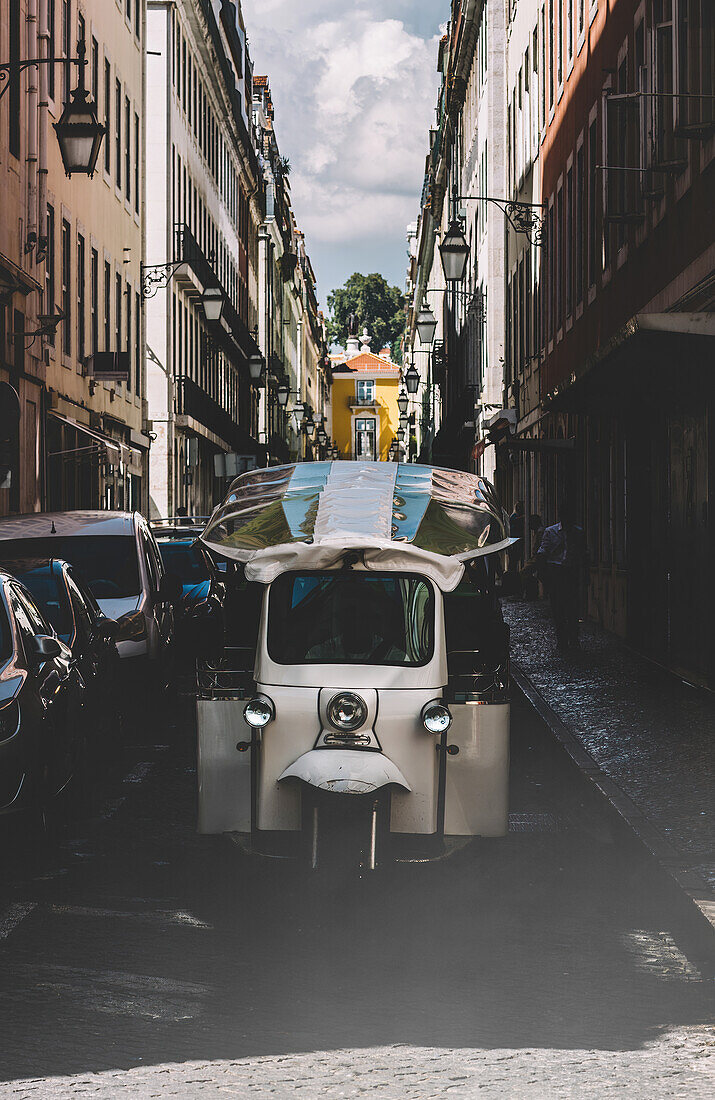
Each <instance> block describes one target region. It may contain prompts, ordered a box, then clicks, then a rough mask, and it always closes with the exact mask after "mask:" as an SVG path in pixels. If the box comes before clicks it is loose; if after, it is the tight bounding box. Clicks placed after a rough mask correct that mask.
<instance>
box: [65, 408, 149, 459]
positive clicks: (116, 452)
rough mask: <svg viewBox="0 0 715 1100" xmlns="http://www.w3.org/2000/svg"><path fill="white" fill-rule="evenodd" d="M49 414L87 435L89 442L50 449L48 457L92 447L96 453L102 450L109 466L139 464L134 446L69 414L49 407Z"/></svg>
mask: <svg viewBox="0 0 715 1100" xmlns="http://www.w3.org/2000/svg"><path fill="white" fill-rule="evenodd" d="M49 415H50V416H52V417H54V419H55V420H59V421H61V422H62V423H63V424H66V425H67V427H69V428H74V430H75V431H77V432H80V433H81V434H82V435H85V436H87V438H88V440H91V443H88V444H87V447H86V448H85V447H69V448H67V449H66V450H62V451H50V452H49V453H48V456H47V457H48V458H55V457H58V456H60V455H69V454H77V453H78V452H80V451H84V450H85V449H87V450H90V449H94V450H96V451H97V452H98V453H102V452H104V454H105V457H106V459H107V462H108V463H109V465H110V466H119V464H120V463H124V464H125V465H126V466H129V465H132V464H133V463H135V462H139V463H140V464H141V451H139V450H137V449H136V448H135V447H128V446H127V445H126V443H121V442H120V441H119V440H117V439H112V438H111V437H110V436H108V435H104V434H103V433H102V432H98V431H97V430H96V429H95V428H88V427H87V425H86V424H81V423H80V422H79V420H73V419H72V417H71V416H65V415H64V414H63V413H59V412H55V411H54V410H52V409H51V410H50V411H49Z"/></svg>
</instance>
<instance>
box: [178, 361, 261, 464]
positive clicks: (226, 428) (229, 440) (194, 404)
mask: <svg viewBox="0 0 715 1100" xmlns="http://www.w3.org/2000/svg"><path fill="white" fill-rule="evenodd" d="M176 413H177V416H179V417H187V418H191V419H192V420H195V421H197V422H198V423H199V424H202V425H203V426H204V427H205V428H207V429H208V430H209V431H210V432H212V433H213V434H214V435H216V436H218V437H219V439H221V440H222V441H223V442H224V443H226V444H227V445H228V446H229V447H230V448H231V450H232V451H234V452H235V453H236V454H250V455H256V456H257V457H259V458H260V459H261V460H263V458H264V452H265V448H264V447H261V446H260V444H259V443H257V442H256V440H255V439H254V438H253V436H252V435H250V434H249V432H247V431H246V430H245V428H242V427H240V425H238V424H237V423H236V421H235V420H234V419H233V417H232V416H231V414H230V413H229V412H227V411H226V409H224V408H222V407H221V406H220V405H219V404H218V403H217V402H216V401H214V399H213V398H212V397H209V395H208V394H207V393H206V392H205V390H202V389H201V387H200V386H198V385H197V384H196V382H194V380H193V379H192V378H187V377H185V376H184V377H181V378H177V379H176ZM187 426H189V425H188V424H187Z"/></svg>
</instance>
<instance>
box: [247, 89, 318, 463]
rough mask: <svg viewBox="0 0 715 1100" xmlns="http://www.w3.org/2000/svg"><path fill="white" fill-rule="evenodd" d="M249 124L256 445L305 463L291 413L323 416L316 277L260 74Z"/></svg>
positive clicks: (275, 456)
mask: <svg viewBox="0 0 715 1100" xmlns="http://www.w3.org/2000/svg"><path fill="white" fill-rule="evenodd" d="M253 121H254V127H255V133H256V141H257V147H258V151H259V157H260V161H261V166H262V170H263V182H264V186H265V191H266V211H265V221H264V223H263V225H262V226H261V230H260V233H259V260H258V264H259V291H258V294H259V320H258V329H259V336H258V340H259V343H260V346H261V350H262V352H263V354H264V357H265V360H266V364H267V369H266V374H265V379H264V383H265V384H264V385H263V386H262V389H261V397H260V412H259V419H260V424H261V429H260V430H261V439H262V441H263V442H264V443H265V444H266V447H267V449H268V461H269V462H288V461H291V462H293V461H296V460H300V459H301V458H303V457H310V456H311V455H312V447H311V444H310V441H309V440H307V439H306V437H305V435H304V434H302V433H301V431H300V425H299V422H298V419H297V417H296V416H294V415H291V409H292V408H293V407H295V406H296V405H298V406H300V407H301V408H302V409H304V410H305V411H306V412H308V411H310V412H311V413H312V414H313V416H314V417H315V418H319V417H323V416H324V415H325V412H326V401H327V398H328V395H329V386H328V374H329V360H328V357H327V346H326V340H325V326H324V322H323V318H322V314H321V313H320V311H319V309H318V301H317V297H316V289H315V287H316V279H315V273H314V271H313V268H312V265H311V263H310V259H309V256H308V253H307V250H306V243H305V236H304V234H303V233H302V232H301V231H300V230H299V229H298V227H297V225H296V220H295V217H294V214H293V208H292V205H291V195H290V163H289V162H288V160H287V159H286V158H285V157H283V156H281V153H280V149H279V146H278V140H277V136H276V130H275V125H274V108H273V101H272V98H271V91H270V83H269V80H268V77H267V76H256V77H255V78H254V82H253ZM281 387H282V388H283V389H284V390H285V388H286V387H287V389H288V393H289V400H288V401H287V402H285V403H282V402H281V401H280V400H279V390H280V388H281Z"/></svg>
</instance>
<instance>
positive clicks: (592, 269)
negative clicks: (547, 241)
mask: <svg viewBox="0 0 715 1100" xmlns="http://www.w3.org/2000/svg"><path fill="white" fill-rule="evenodd" d="M597 164H598V135H597V133H596V120H595V119H594V120H593V122H592V123H591V125H590V126H589V128H588V285H589V287H592V286H595V284H596V235H597V229H598V222H597V217H596V197H597V194H598V171H597V169H596V165H597Z"/></svg>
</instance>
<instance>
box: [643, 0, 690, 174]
mask: <svg viewBox="0 0 715 1100" xmlns="http://www.w3.org/2000/svg"><path fill="white" fill-rule="evenodd" d="M674 3H675V0H653V38H652V43H653V65H652V70H653V92H654V93H655V95H654V97H653V133H652V140H653V162H654V166H655V167H657V168H664V169H667V170H670V171H680V170H681V169H683V168H685V167H686V165H687V155H686V150H685V146H684V143H683V139H682V138H681V137H679V136H678V134H677V133H676V129H675V120H676V115H677V114H678V108H677V102H678V100H677V98H676V97H675V96H674V94H673V93H674V92H676V91H678V90H679V89H678V88H677V87H676V28H675V21H674V17H673V16H674V12H673V8H674ZM683 3H685V0H683ZM686 110H687V108H686Z"/></svg>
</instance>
